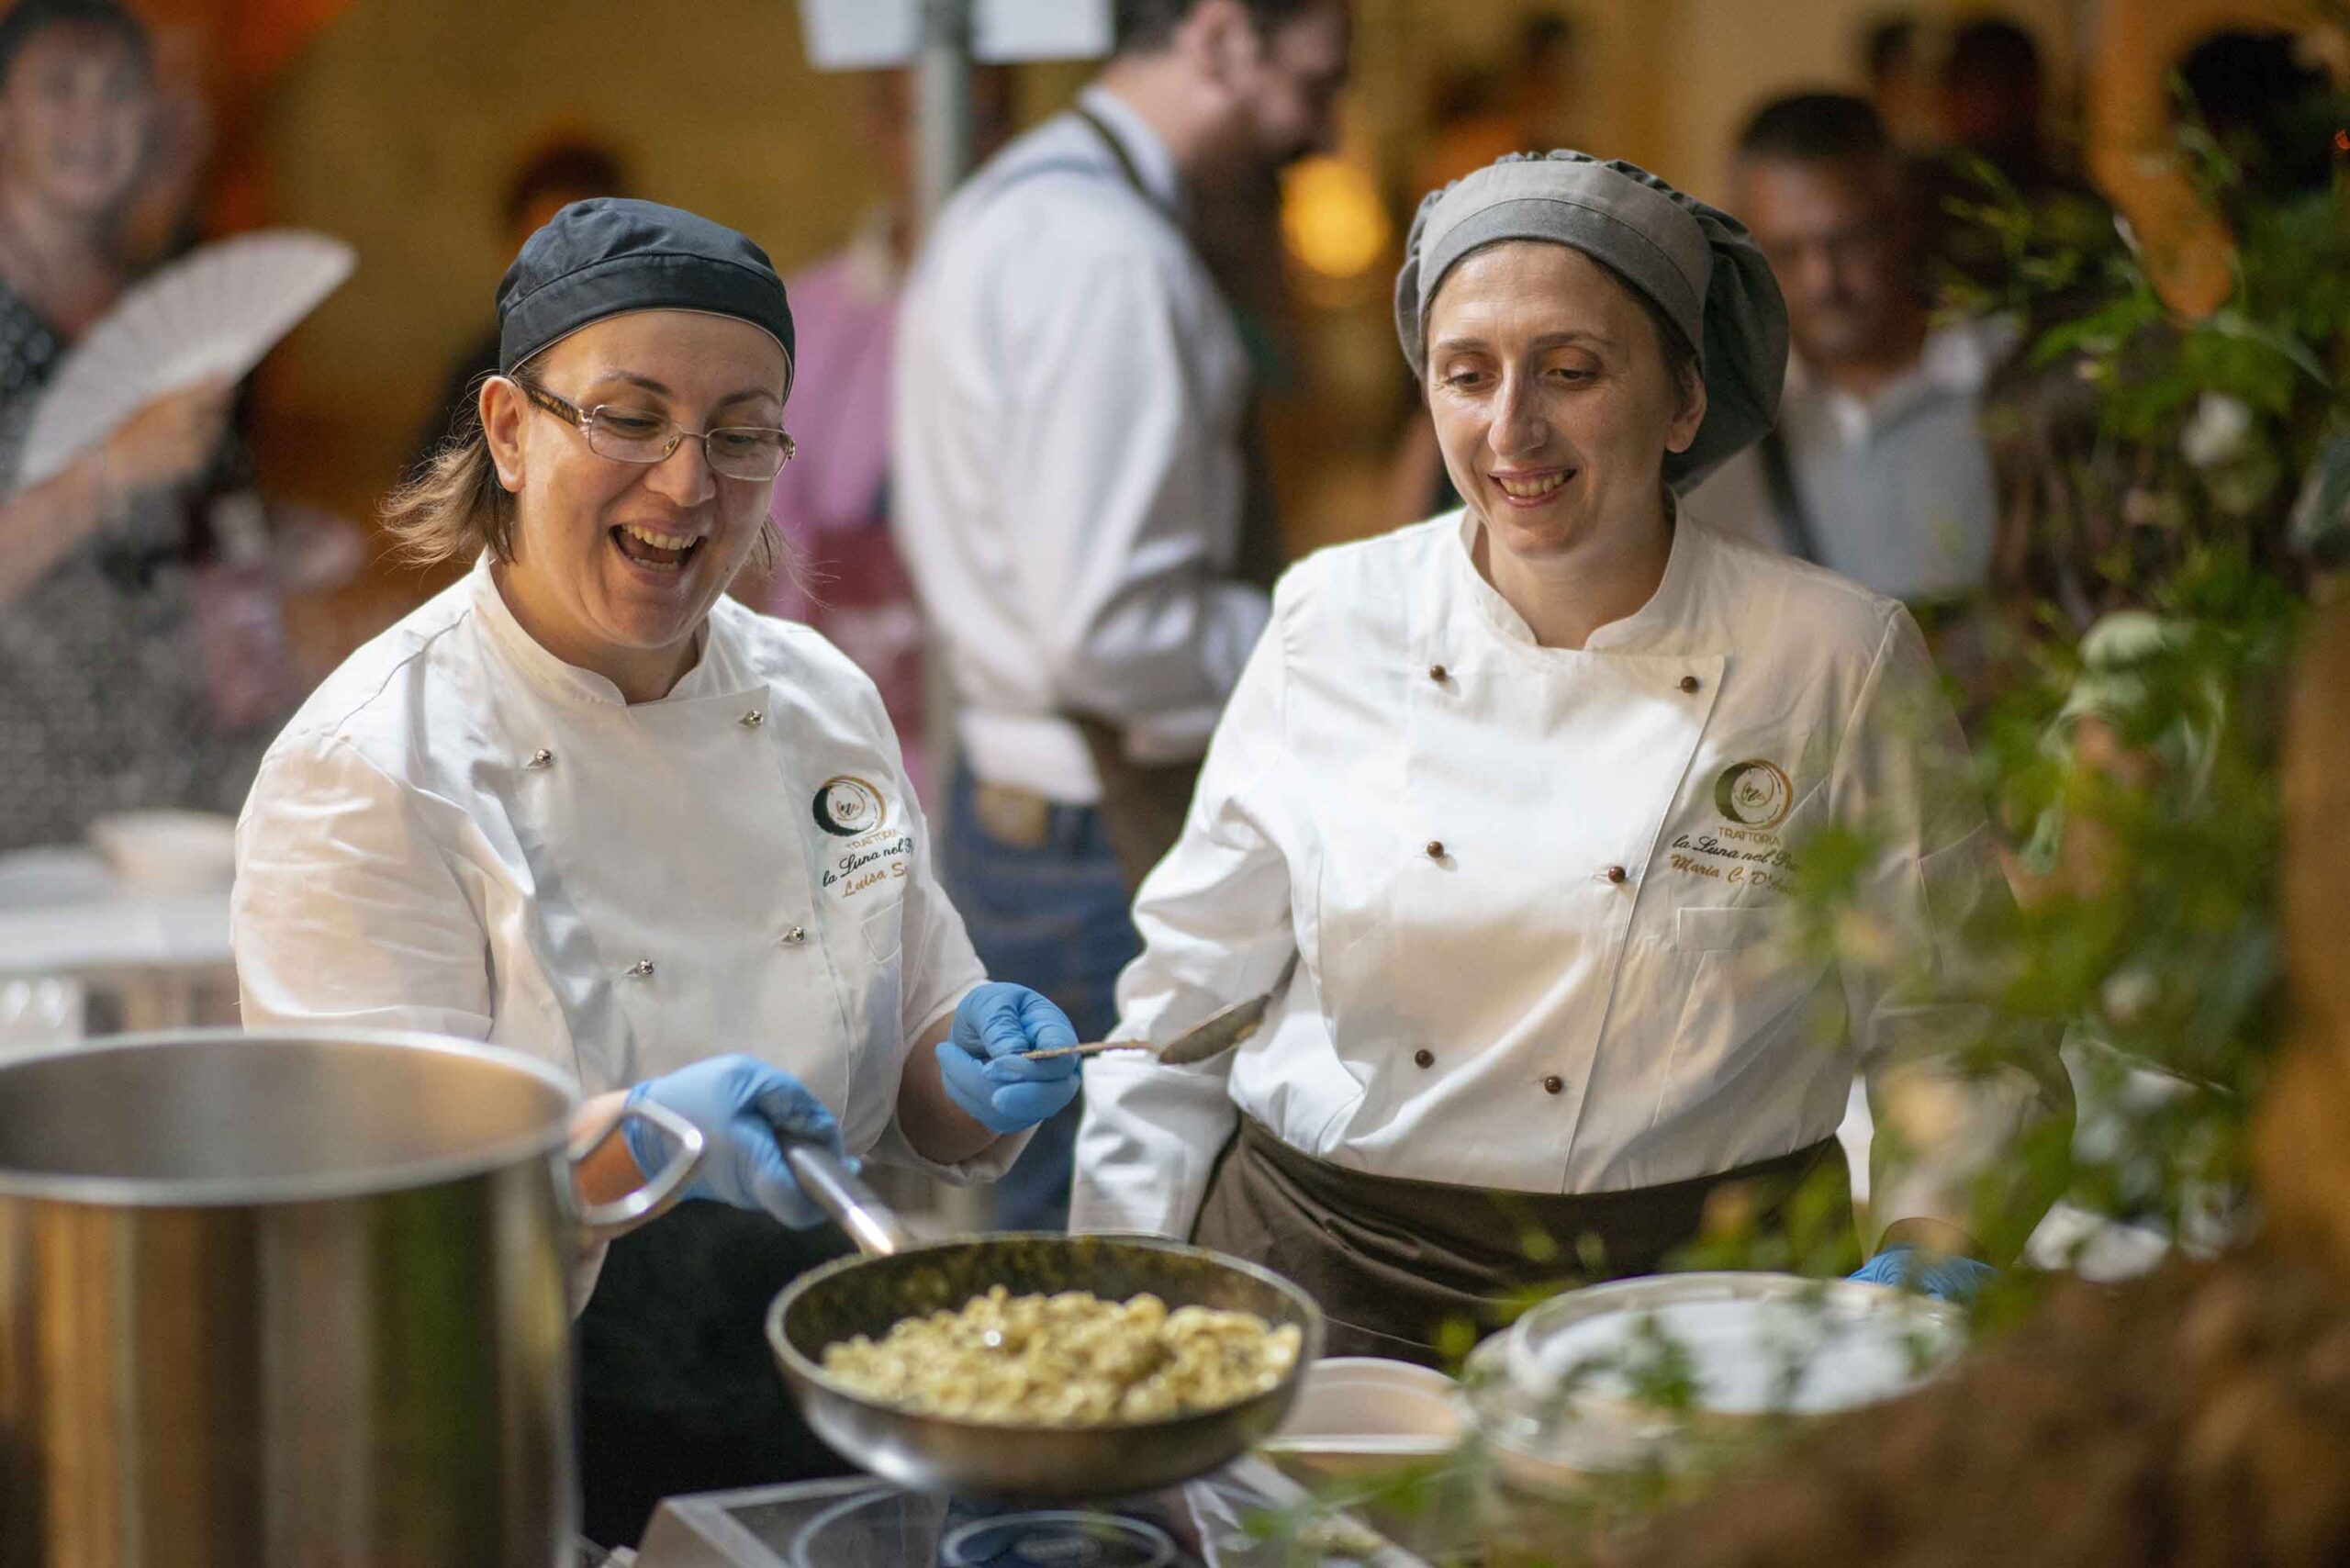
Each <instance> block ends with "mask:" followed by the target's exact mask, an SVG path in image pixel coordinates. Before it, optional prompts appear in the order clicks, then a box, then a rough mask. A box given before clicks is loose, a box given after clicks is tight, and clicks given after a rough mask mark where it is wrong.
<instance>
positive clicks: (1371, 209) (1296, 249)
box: [1281, 157, 1393, 283]
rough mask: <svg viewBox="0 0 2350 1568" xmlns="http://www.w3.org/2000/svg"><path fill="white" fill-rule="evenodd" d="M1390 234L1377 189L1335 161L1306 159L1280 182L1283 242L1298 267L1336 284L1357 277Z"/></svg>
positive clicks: (1372, 264) (1378, 257)
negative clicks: (1286, 244) (1285, 243)
mask: <svg viewBox="0 0 2350 1568" xmlns="http://www.w3.org/2000/svg"><path fill="white" fill-rule="evenodd" d="M1392 234H1393V226H1392V225H1391V224H1390V223H1389V222H1388V220H1387V209H1386V207H1385V206H1384V205H1383V204H1382V202H1381V201H1380V199H1379V187H1378V186H1377V185H1374V184H1373V183H1372V182H1371V176H1370V175H1369V174H1365V173H1364V172H1363V171H1362V170H1361V169H1360V168H1358V167H1356V166H1355V165H1354V164H1352V163H1349V162H1345V161H1344V160H1341V159H1337V158H1327V157H1323V158H1308V159H1306V160H1305V161H1304V162H1301V163H1298V164H1296V165H1294V166H1293V167H1292V168H1291V169H1290V171H1289V172H1288V174H1285V175H1284V176H1283V177H1282V181H1281V237H1282V239H1283V240H1284V241H1287V243H1288V246H1289V253H1290V256H1291V258H1292V260H1294V261H1295V262H1296V263H1297V264H1298V265H1299V266H1301V267H1303V268H1304V269H1305V271H1306V272H1307V273H1309V274H1312V275H1314V276H1315V277H1318V278H1326V279H1328V280H1329V281H1331V282H1334V283H1343V282H1347V281H1349V280H1351V279H1354V278H1359V277H1361V276H1362V275H1363V274H1366V273H1368V272H1370V271H1371V269H1372V268H1373V267H1376V266H1377V265H1379V263H1380V262H1381V260H1382V258H1383V257H1384V256H1385V255H1386V254H1387V242H1388V240H1389V239H1390V237H1391V236H1392Z"/></svg>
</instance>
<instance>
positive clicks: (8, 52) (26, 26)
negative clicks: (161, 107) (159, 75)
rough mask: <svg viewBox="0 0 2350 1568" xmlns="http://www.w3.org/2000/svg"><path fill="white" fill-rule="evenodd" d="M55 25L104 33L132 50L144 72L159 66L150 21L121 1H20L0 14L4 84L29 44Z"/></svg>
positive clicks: (0, 68) (0, 75)
mask: <svg viewBox="0 0 2350 1568" xmlns="http://www.w3.org/2000/svg"><path fill="white" fill-rule="evenodd" d="M50 28H89V29H90V30H92V31H94V32H99V33H104V34H106V36H107V37H109V38H111V39H115V40H116V41H117V42H118V43H120V44H121V45H122V46H123V48H125V49H127V50H129V51H130V55H131V58H132V59H133V60H134V61H135V62H137V63H138V66H139V69H140V71H141V72H152V71H153V70H154V68H155V51H154V47H153V45H152V44H151V43H150V42H149V41H148V38H147V24H146V23H144V22H142V21H140V19H139V17H137V15H135V14H134V13H133V12H131V11H130V10H129V8H127V7H125V6H121V5H119V4H117V0H17V4H16V5H14V6H10V7H9V8H8V13H7V15H6V16H0V87H5V86H6V85H7V83H8V73H10V72H11V71H14V70H15V69H16V68H17V56H18V55H20V54H22V53H23V52H24V51H25V46H26V45H27V44H28V43H30V42H32V41H33V39H36V38H38V37H39V36H40V35H41V34H43V33H45V32H47V31H49V30H50Z"/></svg>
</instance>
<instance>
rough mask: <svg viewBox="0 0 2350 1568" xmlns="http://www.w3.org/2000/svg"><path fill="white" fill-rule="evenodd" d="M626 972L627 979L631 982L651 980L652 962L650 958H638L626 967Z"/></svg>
mask: <svg viewBox="0 0 2350 1568" xmlns="http://www.w3.org/2000/svg"><path fill="white" fill-rule="evenodd" d="M628 972H629V978H631V979H632V980H651V979H652V978H653V960H652V959H650V958H639V959H638V960H637V961H636V962H634V963H632V964H631V965H630V966H629V967H628Z"/></svg>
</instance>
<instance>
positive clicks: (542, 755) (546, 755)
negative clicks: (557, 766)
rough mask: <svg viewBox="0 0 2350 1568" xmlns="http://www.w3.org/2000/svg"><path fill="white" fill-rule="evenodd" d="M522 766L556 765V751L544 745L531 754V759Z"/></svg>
mask: <svg viewBox="0 0 2350 1568" xmlns="http://www.w3.org/2000/svg"><path fill="white" fill-rule="evenodd" d="M522 766H523V767H554V753H553V752H551V751H549V750H547V748H546V747H544V746H541V747H540V748H539V749H538V750H536V751H534V752H532V754H531V760H530V761H528V762H526V763H524V764H523V765H522Z"/></svg>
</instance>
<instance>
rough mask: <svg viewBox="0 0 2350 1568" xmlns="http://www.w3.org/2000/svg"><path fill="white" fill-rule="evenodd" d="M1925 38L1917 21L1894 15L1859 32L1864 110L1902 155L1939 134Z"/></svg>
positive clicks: (1929, 143) (1923, 146) (1928, 143)
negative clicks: (1873, 114) (1866, 102)
mask: <svg viewBox="0 0 2350 1568" xmlns="http://www.w3.org/2000/svg"><path fill="white" fill-rule="evenodd" d="M1928 41H1929V40H1928V37H1927V34H1926V31H1925V28H1923V26H1922V25H1920V24H1919V20H1918V18H1917V17H1912V16H1908V15H1897V16H1890V17H1882V18H1880V19H1879V20H1877V21H1875V22H1873V23H1871V24H1870V25H1869V26H1868V27H1867V28H1865V29H1863V32H1862V34H1861V50H1860V53H1861V70H1862V73H1863V75H1864V76H1866V77H1867V79H1868V84H1869V106H1870V107H1871V108H1873V109H1874V110H1876V114H1877V118H1879V119H1881V120H1883V121H1884V122H1885V130H1886V135H1887V136H1890V137H1891V138H1892V139H1893V141H1894V145H1895V146H1897V147H1899V148H1902V149H1903V150H1905V151H1923V150H1924V149H1926V148H1929V147H1931V146H1932V145H1933V144H1934V142H1935V141H1936V140H1938V139H1939V137H1940V135H1941V131H1942V116H1941V112H1940V106H1939V105H1938V103H1937V102H1936V94H1935V85H1934V82H1935V72H1934V69H1933V63H1932V62H1931V61H1930V60H1928V59H1927V57H1926V56H1927V45H1928Z"/></svg>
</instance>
